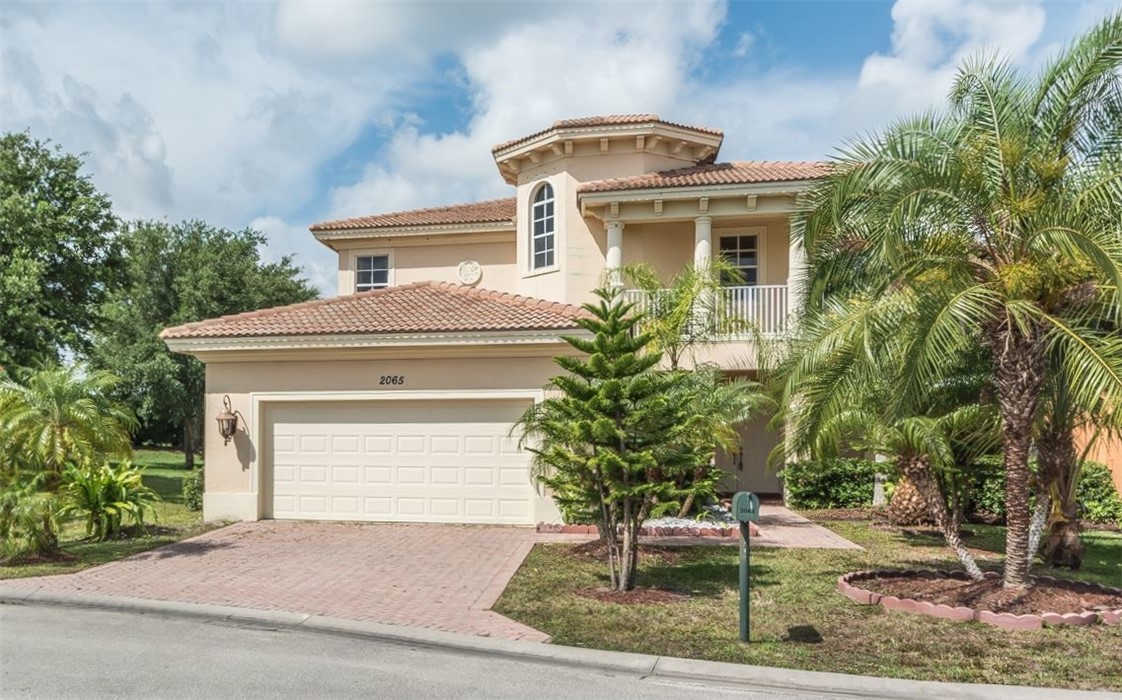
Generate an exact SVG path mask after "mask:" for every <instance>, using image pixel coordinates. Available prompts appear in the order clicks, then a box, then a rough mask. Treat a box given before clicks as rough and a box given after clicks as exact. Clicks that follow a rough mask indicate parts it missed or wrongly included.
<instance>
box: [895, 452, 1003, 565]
mask: <svg viewBox="0 0 1122 700" xmlns="http://www.w3.org/2000/svg"><path fill="white" fill-rule="evenodd" d="M898 464H899V465H900V470H901V471H902V472H904V475H905V476H906V477H907V478H908V479H909V480H910V481H911V482H912V483H913V484H915V487H916V490H917V491H919V493H920V494H921V495H922V496H923V498H924V500H925V501H927V507H928V509H929V510H930V511H931V516H932V518H934V519H935V525H936V526H937V527H938V528H939V531H940V532H942V533H943V539H944V540H946V543H947V546H948V547H950V548H951V549H952V550H953V551H954V553H955V555H956V556H958V560H959V561H961V562H962V566H963V568H964V569H966V573H967V575H969V576H970V578H972V579H974V580H975V581H981V580H982V578H984V577H983V575H982V570H981V569H980V568H978V563H977V562H976V561H974V555H973V554H971V553H970V550H969V549H967V548H966V545H965V544H963V543H962V536H961V534H960V532H959V527H958V525H959V524H958V523H957V522H956V520H957V519H956V518H954V517H952V516H951V513H950V512H949V511H948V509H947V502H946V498H945V497H944V495H943V492H942V491H941V490H940V489H939V484H938V482H937V481H936V480H935V475H934V474H932V473H931V466H930V465H929V464H928V463H927V460H925V459H924V458H922V457H919V456H918V455H901V456H900V459H899V462H898Z"/></svg>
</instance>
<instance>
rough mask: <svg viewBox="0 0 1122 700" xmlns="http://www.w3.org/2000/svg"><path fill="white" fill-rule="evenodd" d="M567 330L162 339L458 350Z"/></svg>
mask: <svg viewBox="0 0 1122 700" xmlns="http://www.w3.org/2000/svg"><path fill="white" fill-rule="evenodd" d="M585 334H587V331H584V330H583V329H581V328H579V327H577V326H573V327H571V328H552V329H537V330H484V331H456V332H428V333H423V332H418V333H350V334H344V333H324V334H317V335H269V336H226V337H214V336H211V337H187V338H164V339H163V340H164V343H165V344H166V345H167V346H168V349H169V350H171V351H172V352H176V353H180V354H184V355H196V354H202V353H213V352H238V351H242V352H244V351H256V350H262V351H264V350H315V349H336V350H338V349H350V348H356V349H359V348H388V347H459V346H465V345H468V346H488V345H556V344H559V343H563V342H564V341H563V340H562V336H567V335H585Z"/></svg>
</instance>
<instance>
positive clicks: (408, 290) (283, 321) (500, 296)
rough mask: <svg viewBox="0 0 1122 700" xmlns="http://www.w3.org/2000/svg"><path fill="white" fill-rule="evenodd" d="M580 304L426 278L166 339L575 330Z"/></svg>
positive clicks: (206, 325) (173, 333) (175, 332)
mask: <svg viewBox="0 0 1122 700" xmlns="http://www.w3.org/2000/svg"><path fill="white" fill-rule="evenodd" d="M584 314H585V312H584V311H583V310H581V309H580V308H578V307H576V306H570V305H569V304H561V303H558V302H552V301H542V300H539V299H531V298H529V297H524V296H518V295H515V294H505V293H502V292H493V291H490V290H486V289H475V288H472V287H463V286H460V285H456V284H450V283H447V282H419V283H416V284H409V285H404V286H401V287H390V288H387V289H378V290H374V291H370V292H360V293H358V294H352V295H350V296H343V297H334V298H331V299H317V300H315V301H309V302H305V303H303V304H293V305H291V306H278V307H276V308H272V309H262V310H260V311H250V312H249V313H244V314H238V315H236V316H223V317H221V318H215V319H210V320H207V321H199V322H197V323H188V324H186V325H182V326H176V327H174V328H166V329H164V331H163V332H162V333H160V337H161V338H168V339H170V338H232V337H262V336H293V335H330V334H392V333H455V332H469V331H508V330H510V331H532V330H554V329H556V330H566V329H575V328H577V324H576V323H575V322H574V319H576V318H578V317H580V316H582V315H584Z"/></svg>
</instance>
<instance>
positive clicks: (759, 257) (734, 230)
mask: <svg viewBox="0 0 1122 700" xmlns="http://www.w3.org/2000/svg"><path fill="white" fill-rule="evenodd" d="M767 231H768V229H767V227H766V226H736V227H729V228H723V229H721V230H719V231H713V235H714V237H715V238H716V239H717V241H716V243H717V245H716V250H715V251H714V257H716V256H718V255H720V254H721V239H722V238H734V237H736V236H755V237H756V284H755V285H749V284H741V285H737V286H742V287H743V286H747V287H751V286H755V287H762V286H766V285H767V282H765V281H764V280H765V279H766V278H765V272H766V268H767V265H766V264H765V262H766V260H767Z"/></svg>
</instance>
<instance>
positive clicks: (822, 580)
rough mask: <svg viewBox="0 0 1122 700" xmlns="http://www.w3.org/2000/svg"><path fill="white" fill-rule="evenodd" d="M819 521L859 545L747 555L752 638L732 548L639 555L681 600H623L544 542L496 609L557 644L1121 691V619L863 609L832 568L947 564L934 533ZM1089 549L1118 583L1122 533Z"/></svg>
mask: <svg viewBox="0 0 1122 700" xmlns="http://www.w3.org/2000/svg"><path fill="white" fill-rule="evenodd" d="M811 517H814V515H813V514H811ZM821 522H822V524H823V525H825V526H827V527H829V528H830V529H832V530H834V531H835V532H837V533H839V534H841V535H843V536H844V537H847V538H849V539H850V540H852V541H854V542H857V543H858V544H860V545H862V546H863V547H865V548H866V549H865V551H863V552H862V551H850V550H806V549H804V550H795V549H785V550H777V549H764V548H759V549H756V550H754V551H753V554H752V577H753V579H752V585H753V589H752V598H751V601H752V639H753V641H752V643H751V644H742V643H740V642H739V640H738V637H737V634H738V630H737V597H738V592H737V591H738V589H737V562H738V553H737V549H736V548H735V547H688V548H673V549H664V550H661V551H658V552H655V553H651V554H649V555H645V556H644V557H643V559H642V565H641V574H640V580H639V584H640V586H647V587H655V588H664V589H668V590H672V591H678V592H681V593H683V594H684V595H683V597H682V598H681V599H679V600H677V601H675V602H671V603H663V604H642V605H638V604H630V605H621V604H618V603H611V602H602V601H600V600H596V599H594V598H591V597H589V596H587V595H585V594H582V592H584V591H587V590H589V589H596V588H599V587H603V586H605V585H606V575H605V574H606V566H605V565H604V564H603V563H601V562H600V561H596V560H593V559H592V558H590V557H588V556H586V555H583V554H579V553H577V552H575V551H574V548H573V546H572V545H568V544H550V545H538V546H537V547H536V548H535V549H534V551H533V552H531V554H530V556H529V557H528V558H527V559H526V562H525V563H524V564H523V565H522V568H521V569H520V570H519V571H518V573H517V574H516V575H515V577H514V579H513V580H512V581H511V584H510V585H509V586H508V587H507V590H506V592H505V593H504V594H503V597H502V598H501V599H500V600H499V603H498V604H497V605H496V606H495V610H497V611H498V612H500V613H502V614H504V615H507V616H509V617H511V618H514V619H515V620H518V621H519V622H523V623H525V624H527V625H530V626H532V627H535V628H537V629H539V630H542V631H543V632H546V633H548V634H550V635H552V636H553V641H554V643H556V644H566V645H572V646H583V647H595V648H600V649H613V650H619V651H632V652H641V653H648V654H661V655H671V656H684V657H691V658H700V659H712V660H715V661H731V662H737V663H746V664H760V665H766V666H781V667H787V668H799V669H807V670H814V671H835V672H841V673H855V674H866V675H875V676H893V677H900V678H915V679H926V680H940V681H959V682H971V683H1007V684H1021V685H1043V686H1056V687H1067V688H1110V689H1114V690H1122V664H1120V663H1119V659H1122V625H1120V626H1113V627H1105V626H1096V627H1093V628H1088V629H1075V628H1049V629H1044V630H1041V631H1037V632H1006V631H1003V630H1000V629H997V628H995V627H989V626H986V625H982V624H980V623H966V624H963V623H953V622H948V621H944V620H937V619H934V618H929V617H919V616H915V615H907V614H903V613H889V612H886V611H884V610H883V609H882V608H880V607H879V606H860V605H857V604H855V603H853V602H851V601H849V600H848V599H847V598H844V597H842V596H841V595H840V594H838V593H837V592H836V589H835V586H836V580H837V577H838V576H839V575H840V574H842V573H845V572H847V571H854V570H858V569H871V568H894V567H899V568H903V567H915V566H918V567H944V568H945V567H948V566H954V565H955V562H954V561H953V560H952V559H951V558H950V557H948V555H947V551H946V549H945V548H944V547H942V546H940V540H938V539H936V538H933V537H926V536H920V537H911V538H909V537H906V536H904V535H902V534H900V533H897V532H883V531H876V530H872V529H870V528H869V526H868V523H867V522H865V521H821ZM969 529H970V530H971V531H973V533H974V534H973V536H972V537H970V538H968V543H969V544H970V546H971V547H974V548H977V549H978V550H980V551H979V552H978V553H979V555H980V557H981V558H982V563H983V565H986V566H989V567H991V568H994V567H996V566H997V564H998V561H997V554H996V553H997V552H1000V550H1001V547H1002V543H1003V542H1002V541H1003V538H1004V532H1003V531H1002V529H1001V528H998V527H991V526H975V525H971V526H969ZM1086 542H1087V546H1088V552H1087V560H1086V564H1085V569H1084V570H1083V571H1081V572H1079V573H1078V574H1077V575H1076V577H1078V578H1082V579H1087V580H1092V581H1097V582H1100V583H1106V584H1113V585H1116V586H1118V585H1122V535H1119V534H1118V533H1105V532H1101V533H1100V532H1096V533H1089V534H1088V535H1087V537H1086ZM1038 573H1046V571H1040V572H1038ZM1060 575H1065V574H1063V573H1061V574H1060Z"/></svg>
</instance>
